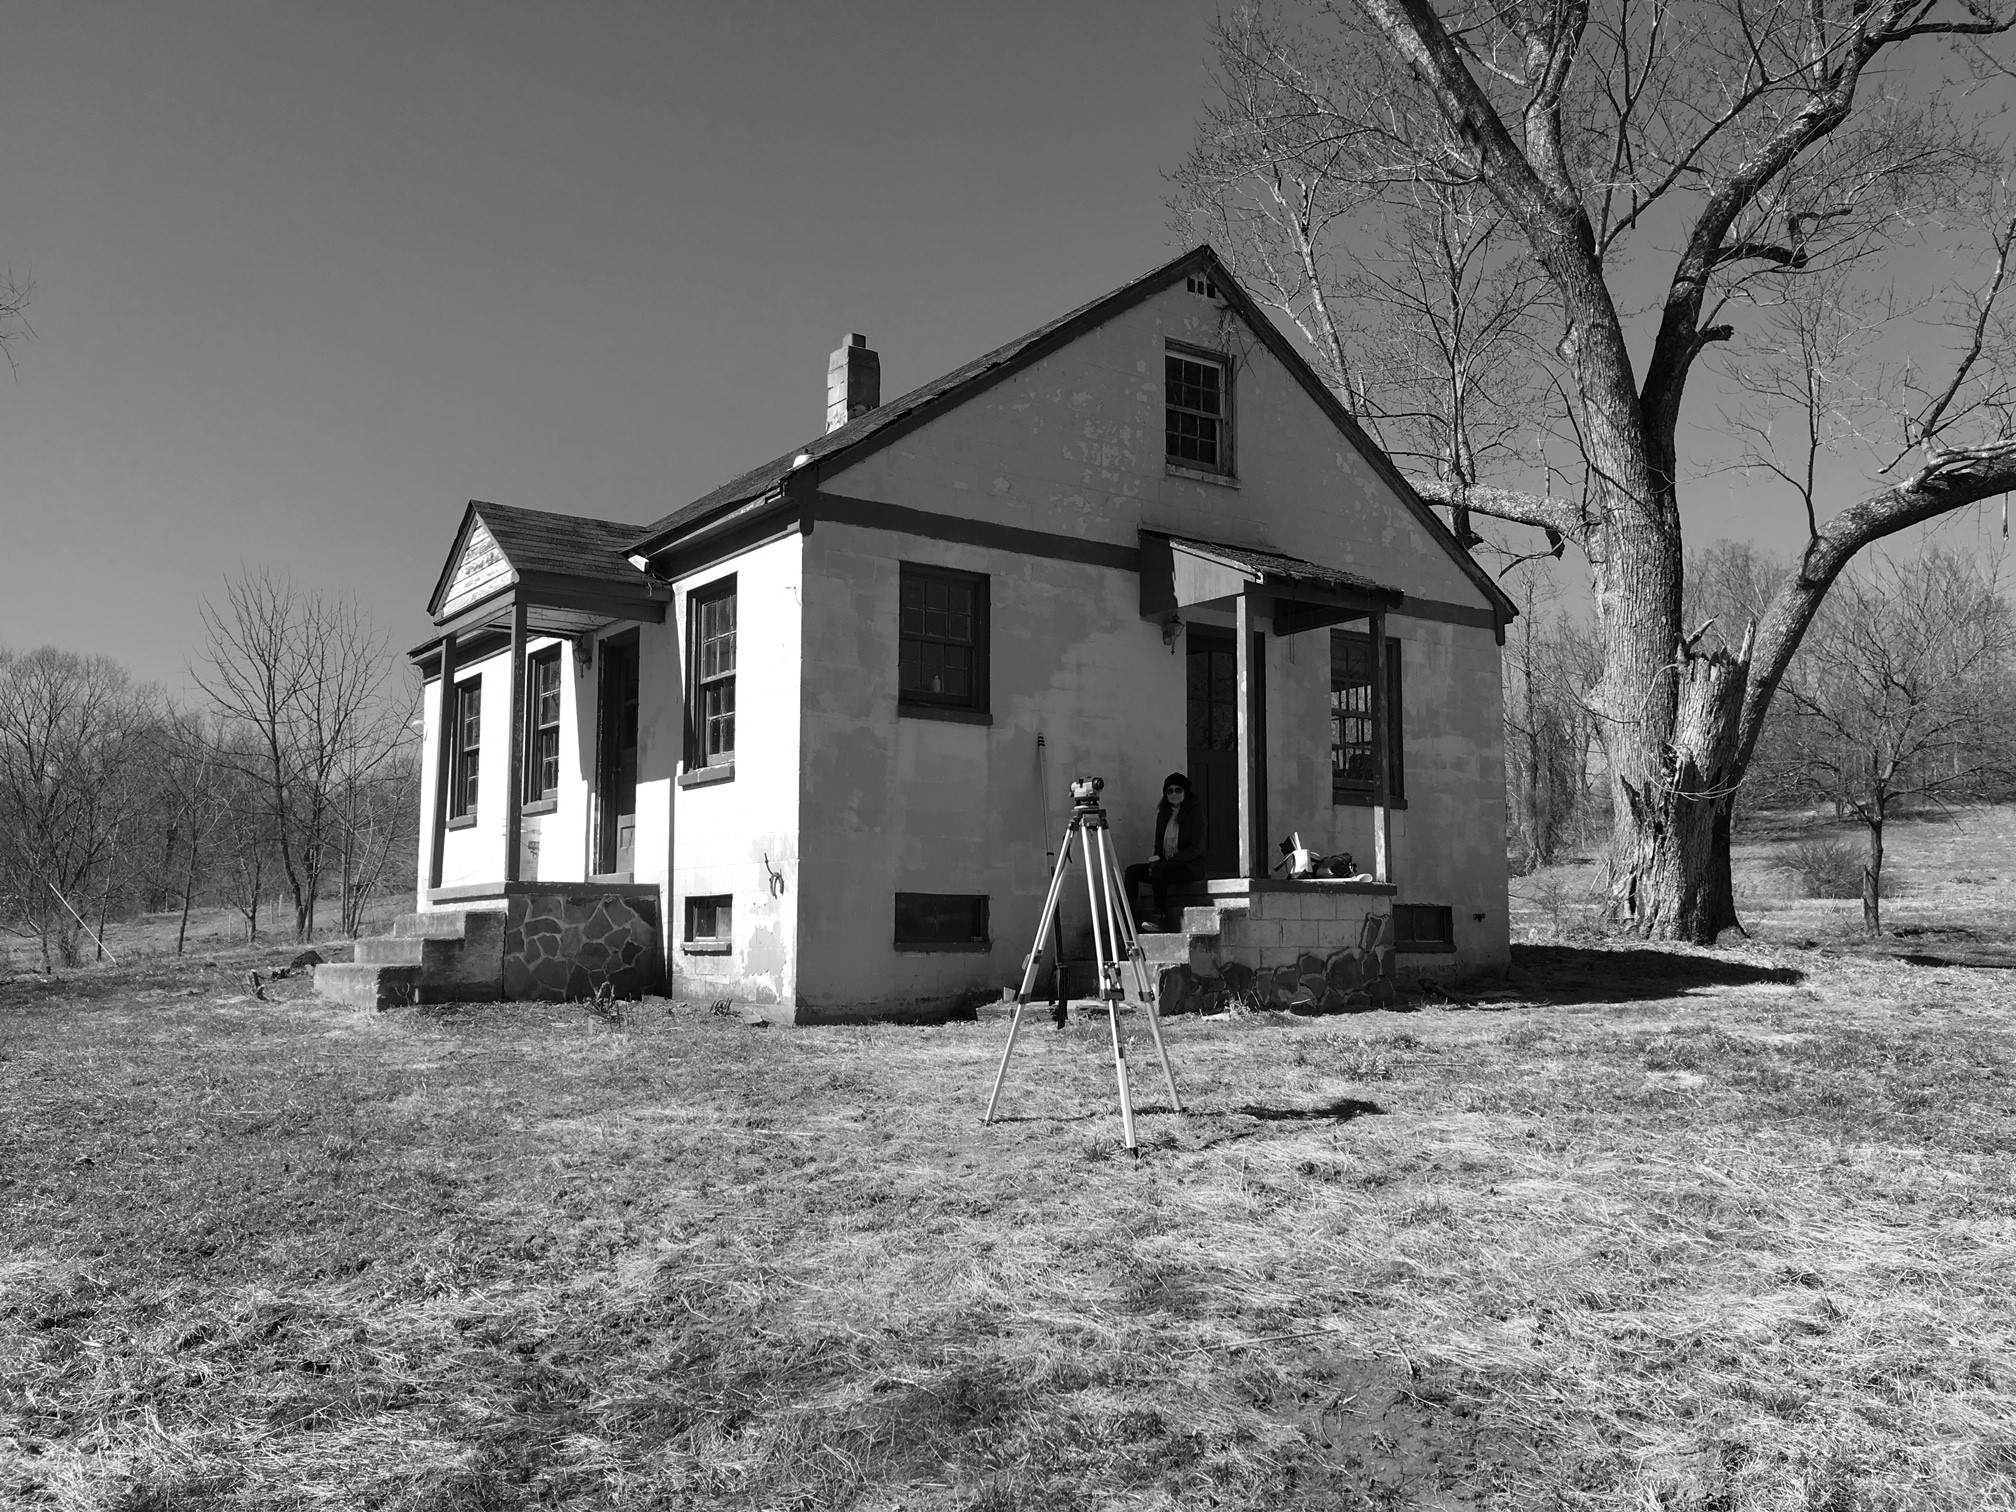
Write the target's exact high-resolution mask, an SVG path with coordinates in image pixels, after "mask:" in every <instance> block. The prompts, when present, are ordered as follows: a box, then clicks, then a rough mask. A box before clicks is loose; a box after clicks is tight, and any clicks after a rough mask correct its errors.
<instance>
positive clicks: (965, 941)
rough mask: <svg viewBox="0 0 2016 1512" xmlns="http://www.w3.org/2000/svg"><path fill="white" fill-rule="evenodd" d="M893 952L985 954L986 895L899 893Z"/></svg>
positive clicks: (987, 942) (986, 942) (987, 945)
mask: <svg viewBox="0 0 2016 1512" xmlns="http://www.w3.org/2000/svg"><path fill="white" fill-rule="evenodd" d="M896 948H897V949H898V950H974V951H984V950H987V949H988V948H989V941H988V938H987V895H986V894H985V893H977V894H968V893H908V892H899V893H898V894H896Z"/></svg>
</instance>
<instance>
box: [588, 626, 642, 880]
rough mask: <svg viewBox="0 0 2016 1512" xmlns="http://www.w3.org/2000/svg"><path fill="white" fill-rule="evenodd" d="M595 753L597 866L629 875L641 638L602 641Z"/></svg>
mask: <svg viewBox="0 0 2016 1512" xmlns="http://www.w3.org/2000/svg"><path fill="white" fill-rule="evenodd" d="M601 653H602V654H601V662H602V675H601V680H600V685H599V689H598V693H599V699H598V706H599V708H598V711H599V714H600V718H599V720H598V722H597V726H598V727H597V730H596V736H597V738H596V742H595V747H596V759H595V814H596V826H595V828H596V834H595V871H596V874H597V875H600V876H609V875H618V874H621V875H627V874H628V873H629V872H630V871H631V870H632V869H633V867H634V866H635V864H636V853H637V640H636V637H635V636H631V637H629V638H628V639H624V640H614V641H604V642H603V643H602V647H601Z"/></svg>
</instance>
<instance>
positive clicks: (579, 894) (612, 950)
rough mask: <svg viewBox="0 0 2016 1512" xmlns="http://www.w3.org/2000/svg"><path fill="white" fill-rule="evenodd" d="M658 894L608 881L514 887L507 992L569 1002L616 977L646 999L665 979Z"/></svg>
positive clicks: (616, 985) (629, 992) (511, 997)
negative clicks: (620, 889) (622, 889)
mask: <svg viewBox="0 0 2016 1512" xmlns="http://www.w3.org/2000/svg"><path fill="white" fill-rule="evenodd" d="M659 938H660V936H659V927H658V897H657V893H656V891H655V890H648V889H639V891H638V894H637V895H635V896H632V895H630V894H627V893H614V892H610V891H608V890H607V889H603V888H581V889H565V888H554V889H552V890H551V891H547V890H544V889H542V890H540V891H537V892H513V893H512V894H511V896H510V898H509V899H508V902H507V910H506V917H505V924H504V997H505V999H506V1000H507V1001H513V1002H515V1001H519V1000H522V999H525V998H547V999H555V1000H559V1001H565V1002H573V1001H577V1000H580V999H585V998H592V997H593V996H594V995H595V992H596V989H597V988H599V987H601V986H602V985H603V984H604V983H607V984H609V986H610V987H611V988H612V990H613V991H614V992H615V994H616V996H617V997H619V998H638V997H642V996H643V995H644V994H645V993H647V992H651V991H653V990H655V989H656V988H657V987H658V985H659V983H660V981H661V980H662V979H663V974H664V973H663V960H664V958H663V955H662V953H661V951H660V948H659Z"/></svg>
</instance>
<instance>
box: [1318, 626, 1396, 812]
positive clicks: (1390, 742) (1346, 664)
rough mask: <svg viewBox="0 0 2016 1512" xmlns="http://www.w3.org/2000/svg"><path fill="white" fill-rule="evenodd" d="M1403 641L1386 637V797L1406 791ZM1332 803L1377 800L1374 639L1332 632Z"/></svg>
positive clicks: (1393, 797)
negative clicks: (1374, 786)
mask: <svg viewBox="0 0 2016 1512" xmlns="http://www.w3.org/2000/svg"><path fill="white" fill-rule="evenodd" d="M1400 708H1401V705H1400V642H1399V641H1398V640H1397V639H1395V638H1393V637H1392V636H1388V637H1387V638H1386V737H1387V738H1386V751H1387V756H1386V793H1387V796H1388V797H1389V798H1390V799H1391V800H1392V801H1393V802H1394V803H1395V804H1398V803H1399V802H1400V801H1401V800H1402V799H1403V798H1405V797H1406V794H1407V790H1406V786H1405V784H1404V782H1403V781H1402V774H1401V770H1400V750H1401V745H1402V740H1401V734H1400ZM1330 801H1331V802H1332V803H1370V802H1371V801H1372V637H1371V636H1369V635H1365V634H1363V633H1361V632H1357V631H1352V630H1332V631H1331V632H1330Z"/></svg>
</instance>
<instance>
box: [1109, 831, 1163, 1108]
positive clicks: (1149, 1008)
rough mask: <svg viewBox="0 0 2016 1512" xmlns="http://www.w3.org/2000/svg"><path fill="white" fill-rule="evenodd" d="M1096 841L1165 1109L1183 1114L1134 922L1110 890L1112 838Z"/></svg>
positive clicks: (1122, 898)
mask: <svg viewBox="0 0 2016 1512" xmlns="http://www.w3.org/2000/svg"><path fill="white" fill-rule="evenodd" d="M1099 840H1100V843H1101V845H1102V846H1103V848H1104V851H1105V855H1104V857H1103V858H1102V859H1103V861H1104V864H1105V872H1106V894H1107V901H1108V902H1109V903H1110V904H1111V905H1112V906H1113V909H1114V915H1115V917H1116V918H1117V919H1118V920H1119V926H1118V927H1120V928H1121V929H1124V930H1125V931H1126V938H1127V946H1128V949H1127V962H1128V965H1129V966H1131V967H1132V968H1133V971H1134V986H1135V989H1136V991H1137V992H1138V993H1139V994H1140V998H1141V1007H1142V1009H1143V1011H1144V1012H1145V1013H1146V1014H1147V1016H1148V1033H1149V1035H1150V1037H1152V1038H1153V1040H1154V1042H1155V1059H1156V1060H1158V1061H1160V1062H1161V1063H1162V1081H1163V1084H1164V1085H1165V1086H1167V1087H1168V1088H1169V1107H1170V1109H1171V1110H1172V1111H1174V1112H1177V1113H1181V1112H1182V1111H1183V1100H1182V1099H1181V1098H1180V1097H1178V1096H1177V1095H1176V1073H1175V1072H1173V1071H1171V1070H1170V1069H1169V1052H1168V1051H1167V1050H1165V1049H1164V1048H1163V1046H1162V1016H1161V1015H1160V1014H1159V1013H1157V1012H1156V1011H1155V993H1154V989H1153V988H1151V987H1150V986H1149V984H1148V960H1147V957H1146V956H1145V955H1144V954H1143V953H1142V950H1141V940H1140V937H1139V936H1138V935H1137V934H1135V933H1134V921H1133V919H1132V917H1131V916H1130V914H1129V911H1128V908H1127V898H1126V890H1125V889H1124V888H1122V889H1119V890H1118V892H1117V893H1116V891H1115V889H1114V887H1113V871H1114V866H1115V862H1114V858H1113V836H1112V832H1111V831H1109V830H1101V831H1100V833H1099Z"/></svg>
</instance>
